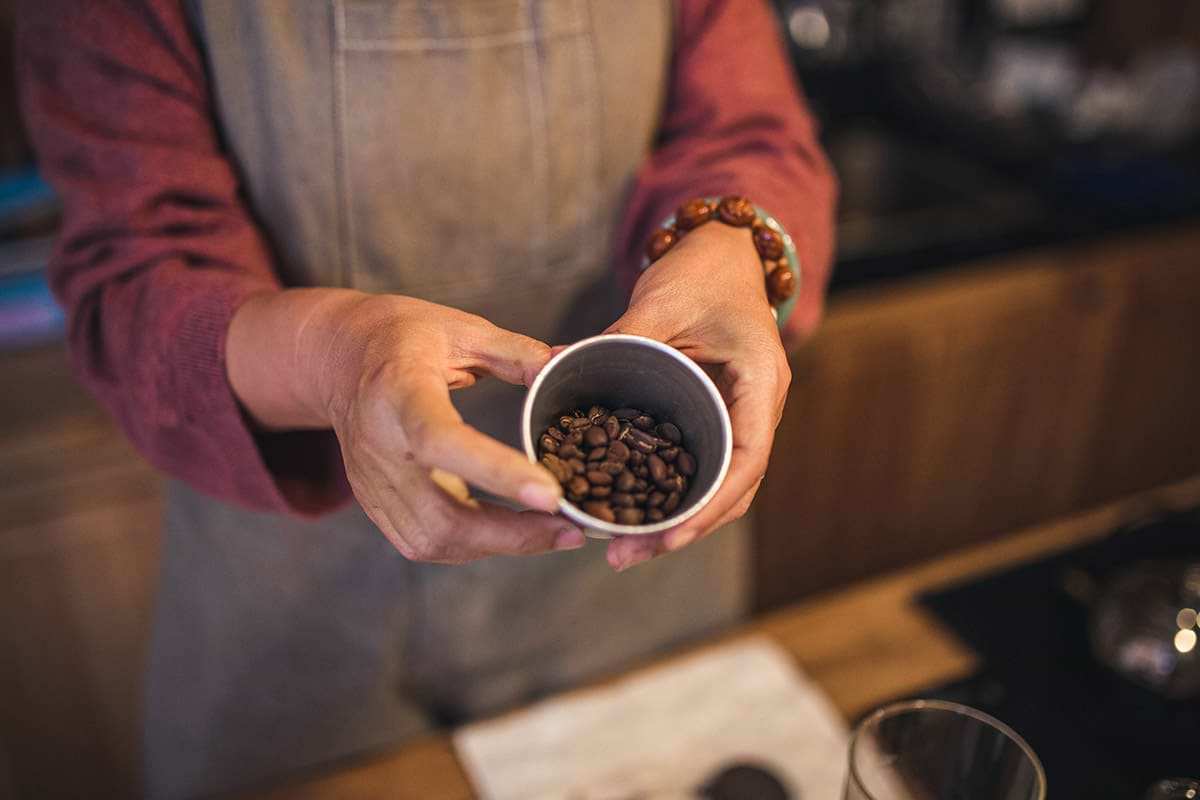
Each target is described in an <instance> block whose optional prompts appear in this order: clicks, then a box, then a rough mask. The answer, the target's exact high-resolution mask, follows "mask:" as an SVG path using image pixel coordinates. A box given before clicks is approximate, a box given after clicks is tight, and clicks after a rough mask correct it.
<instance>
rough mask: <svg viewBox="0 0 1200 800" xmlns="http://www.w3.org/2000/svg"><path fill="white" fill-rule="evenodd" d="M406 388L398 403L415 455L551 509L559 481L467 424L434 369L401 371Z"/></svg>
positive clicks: (542, 508)
mask: <svg viewBox="0 0 1200 800" xmlns="http://www.w3.org/2000/svg"><path fill="white" fill-rule="evenodd" d="M403 383H404V385H405V390H406V393H405V395H404V401H403V402H402V403H401V404H400V407H399V416H400V425H401V427H402V428H403V429H404V433H405V436H406V437H407V439H408V446H409V448H410V449H411V451H412V453H413V455H414V457H415V459H416V461H417V462H418V463H419V464H421V465H422V466H424V467H428V468H430V469H432V468H435V467H436V468H438V469H442V470H445V471H446V472H450V473H453V474H454V475H457V476H459V477H460V478H462V479H463V480H465V481H467V482H468V483H471V484H473V485H475V486H478V487H479V488H481V489H484V490H485V491H488V492H491V493H492V494H494V495H497V496H498V497H507V498H509V499H510V500H515V501H516V502H518V503H522V504H524V505H526V506H528V507H529V508H534V509H538V510H540V511H549V512H553V511H555V510H556V509H557V508H558V500H559V498H560V497H562V487H561V486H559V484H558V481H556V480H555V479H554V476H552V475H551V474H550V473H549V472H548V471H547V470H546V469H545V468H543V467H542V466H540V465H538V464H533V463H530V461H529V460H528V459H527V458H526V457H525V456H524V455H522V454H521V453H519V452H517V451H516V450H514V449H512V448H511V447H507V446H505V445H503V444H500V442H497V441H496V440H495V439H492V438H490V437H488V436H485V435H483V434H482V433H480V432H479V431H477V430H475V429H474V428H472V427H470V426H468V425H466V424H465V423H464V422H463V420H462V417H461V416H460V415H459V413H458V411H456V410H455V408H454V406H453V405H452V404H451V403H450V391H449V389H447V388H446V384H445V381H444V380H443V379H442V376H440V375H438V374H436V373H435V372H433V371H424V372H420V371H418V372H416V373H415V374H414V373H409V374H408V375H406V376H404V378H403Z"/></svg>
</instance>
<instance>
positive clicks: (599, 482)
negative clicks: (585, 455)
mask: <svg viewBox="0 0 1200 800" xmlns="http://www.w3.org/2000/svg"><path fill="white" fill-rule="evenodd" d="M587 479H588V483H590V484H591V485H592V486H611V485H612V482H613V476H612V475H609V474H608V473H607V472H601V471H600V470H598V469H594V470H592V471H591V472H589V473H588V474H587Z"/></svg>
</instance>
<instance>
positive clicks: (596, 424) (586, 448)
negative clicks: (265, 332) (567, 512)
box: [538, 406, 696, 525]
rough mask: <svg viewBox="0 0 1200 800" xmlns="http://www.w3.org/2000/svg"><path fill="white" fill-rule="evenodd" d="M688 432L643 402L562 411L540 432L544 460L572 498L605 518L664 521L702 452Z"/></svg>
mask: <svg viewBox="0 0 1200 800" xmlns="http://www.w3.org/2000/svg"><path fill="white" fill-rule="evenodd" d="M682 443H683V433H682V432H681V431H680V430H679V428H678V427H677V426H676V425H674V424H673V423H670V422H662V423H659V422H658V421H657V420H655V419H654V417H652V416H650V415H649V414H646V413H645V412H643V411H642V410H640V409H636V408H618V409H617V410H616V411H613V412H611V413H610V412H609V411H608V410H607V409H605V408H602V407H600V406H592V407H591V408H590V409H588V412H587V413H586V414H585V413H584V412H582V411H576V412H574V413H573V414H564V415H562V416H560V417H559V418H558V423H557V424H556V425H552V426H550V427H549V428H547V429H546V431H545V433H543V434H542V435H541V437H540V438H539V439H538V455H539V456H540V457H541V463H542V466H544V467H545V468H546V469H548V470H550V473H551V474H552V475H554V477H555V478H557V479H558V481H559V483H561V484H562V487H563V493H564V494H565V495H566V498H567V499H568V500H569V501H571V502H572V503H574V504H575V505H577V506H579V507H580V508H582V509H583V510H584V512H586V513H588V514H590V515H591V516H593V517H595V518H596V519H599V520H603V521H605V522H616V523H619V524H621V525H641V524H642V523H643V522H659V521H661V520H664V519H666V518H667V517H669V516H670V515H671V514H672V513H674V511H675V510H676V509H677V508H679V505H680V503H681V502H682V501H683V498H684V496H685V495H686V494H687V491H688V486H689V480H690V479H691V478H692V477H694V476H695V474H696V459H695V458H694V457H693V456H692V454H691V453H689V452H687V451H686V450H684V449H683V447H682Z"/></svg>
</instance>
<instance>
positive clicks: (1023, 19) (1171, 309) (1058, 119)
mask: <svg viewBox="0 0 1200 800" xmlns="http://www.w3.org/2000/svg"><path fill="white" fill-rule="evenodd" d="M12 5H13V0H0V378H2V379H3V386H4V390H3V391H0V431H2V433H0V651H3V652H4V656H3V657H2V658H0V709H3V713H0V797H3V796H6V791H7V792H9V793H11V794H13V795H15V794H16V787H18V786H29V785H33V784H31V783H30V781H34V780H35V779H37V778H38V776H41V778H43V779H46V776H52V775H53V773H54V769H55V768H54V766H53V765H54V764H57V763H61V760H60V759H61V758H62V757H63V755H64V754H66V755H69V756H70V758H71V763H72V764H73V769H74V770H75V771H76V772H77V773H78V775H79V776H82V778H81V779H86V780H87V781H91V783H90V784H89V785H92V786H107V787H129V786H132V785H135V784H134V783H133V781H134V778H135V763H136V761H135V754H136V720H137V712H136V696H137V680H138V673H139V669H140V667H139V665H140V659H141V654H142V650H143V646H144V640H145V632H146V626H147V621H148V619H149V608H150V604H151V601H152V593H153V586H154V581H155V575H156V564H157V557H158V547H159V543H158V528H159V514H160V511H161V508H160V496H161V483H160V480H159V479H158V478H157V476H156V475H155V474H154V473H153V472H152V471H151V470H150V469H149V468H148V467H147V466H146V465H144V464H143V463H142V462H141V461H140V460H139V459H138V458H137V457H136V456H135V455H134V454H133V453H132V452H131V450H130V449H129V448H128V446H127V445H125V443H124V442H123V440H122V439H121V437H120V435H119V434H118V433H117V432H116V431H115V430H114V428H113V427H112V425H111V423H110V422H109V421H108V419H107V418H106V417H105V415H104V414H103V413H102V412H101V411H100V410H99V409H98V408H97V407H96V406H95V405H94V404H93V403H92V402H91V401H90V400H89V399H88V398H87V397H86V396H85V395H83V393H82V392H81V391H80V390H79V389H78V388H77V387H76V386H75V384H74V382H73V380H72V379H71V377H70V374H69V369H68V366H67V359H66V356H65V353H64V351H63V348H62V344H61V328H62V317H61V315H60V314H59V312H58V310H57V308H56V307H55V306H54V304H53V301H52V299H51V298H50V296H49V293H48V291H47V289H46V286H45V281H44V278H43V275H42V268H43V265H44V263H45V258H46V254H47V252H48V249H49V246H50V242H51V237H52V235H53V231H54V228H55V225H56V219H57V214H58V210H57V206H56V203H55V201H54V198H53V195H52V193H51V192H50V191H49V190H48V189H47V187H46V186H45V185H44V184H43V183H42V182H41V181H40V179H39V178H38V175H37V171H36V168H35V167H34V165H33V163H32V159H31V154H30V149H29V147H28V144H27V142H26V141H25V139H24V138H23V135H22V132H21V128H20V122H19V116H18V113H17V108H16V101H15V97H14V90H13V80H12V74H11V63H12V43H11V31H12V15H13V9H12ZM775 5H776V8H777V10H778V12H779V17H780V28H781V32H782V34H783V35H784V36H785V38H787V40H788V42H789V45H790V48H791V52H792V55H793V58H794V61H795V64H796V68H797V70H798V74H799V75H800V77H801V80H802V82H803V84H804V86H805V88H806V91H807V92H808V95H809V98H810V101H811V103H812V105H813V107H814V108H815V110H816V111H817V113H818V115H819V116H820V118H821V120H822V123H823V131H824V134H823V135H824V140H825V143H826V146H827V148H828V151H829V153H830V155H831V157H832V158H833V161H834V162H835V165H836V167H837V171H838V174H839V176H840V178H841V183H842V198H841V204H840V209H839V233H838V246H839V255H838V268H837V272H836V275H835V278H834V284H833V289H832V294H831V300H830V306H829V313H828V318H827V321H826V324H825V325H824V327H823V328H822V330H821V332H820V333H819V334H818V336H817V337H816V338H815V339H814V340H813V341H812V342H811V343H810V344H808V345H806V346H805V347H804V348H803V349H802V350H800V351H799V352H797V353H795V354H794V356H793V358H792V367H793V371H794V374H795V379H794V384H793V389H792V395H791V399H790V402H789V405H788V410H787V413H786V415H785V418H784V421H783V424H782V426H781V428H780V431H779V438H778V440H777V446H776V453H775V457H774V459H773V463H772V466H771V470H770V472H769V474H768V478H767V480H766V482H765V484H764V488H763V491H762V494H761V495H760V501H759V503H758V504H757V506H756V511H755V521H756V529H757V550H758V566H757V589H756V605H757V608H758V609H759V610H760V611H766V610H770V609H775V608H779V607H782V606H784V605H786V604H789V603H792V602H794V601H796V600H799V599H801V598H804V597H808V596H810V595H812V594H814V593H816V592H819V591H824V590H828V589H832V588H835V587H838V586H841V585H844V584H846V583H848V582H850V581H853V580H858V579H862V578H865V577H868V576H872V575H876V574H879V573H882V572H886V571H889V570H894V569H897V568H899V567H901V566H905V565H908V564H912V563H915V562H918V561H921V560H924V559H928V558H930V557H932V556H934V555H937V554H940V553H944V552H947V551H949V550H952V549H955V548H959V547H963V546H966V545H969V544H973V543H977V542H980V541H984V540H988V539H992V538H995V537H999V536H1003V535H1006V534H1008V533H1010V532H1013V531H1015V530H1018V529H1021V528H1023V527H1027V526H1030V525H1035V524H1038V523H1042V522H1045V521H1047V520H1051V519H1055V518H1058V517H1061V516H1063V515H1066V514H1070V513H1072V512H1075V511H1078V510H1081V509H1086V508H1090V507H1093V506H1095V505H1097V504H1099V503H1103V502H1106V501H1109V500H1112V499H1115V498H1119V497H1122V496H1126V495H1129V494H1131V493H1134V492H1137V491H1140V490H1143V489H1146V488H1150V487H1156V486H1161V485H1165V484H1168V483H1171V482H1174V481H1178V480H1181V479H1184V478H1187V477H1190V476H1194V475H1196V474H1198V473H1200V413H1197V410H1198V409H1200V369H1198V365H1200V225H1197V224H1196V221H1197V219H1200V174H1198V173H1200V135H1198V131H1200V3H1197V2H1196V0H1153V1H1152V2H1144V1H1143V2H1133V1H1132V0H877V1H875V2H872V1H871V0H800V1H797V0H777V2H776V3H775ZM65 720H69V722H64V721H65ZM50 748H52V749H53V753H52V754H51V752H50ZM98 794H104V792H99V793H98Z"/></svg>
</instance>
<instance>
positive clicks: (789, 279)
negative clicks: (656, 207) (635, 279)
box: [642, 195, 800, 327]
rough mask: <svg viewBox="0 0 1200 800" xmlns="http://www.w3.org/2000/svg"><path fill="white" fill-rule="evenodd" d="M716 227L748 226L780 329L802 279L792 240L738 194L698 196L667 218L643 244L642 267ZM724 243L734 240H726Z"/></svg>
mask: <svg viewBox="0 0 1200 800" xmlns="http://www.w3.org/2000/svg"><path fill="white" fill-rule="evenodd" d="M714 225H716V226H718V227H730V228H734V229H746V230H747V232H748V233H749V236H750V242H751V245H752V249H753V251H754V253H755V255H756V256H757V259H758V261H759V263H760V264H761V270H760V272H761V280H762V281H763V282H764V285H765V290H766V295H767V301H768V304H769V306H770V309H771V314H772V316H773V317H774V318H775V321H776V323H777V325H779V326H780V327H783V325H784V324H785V323H786V322H787V318H788V315H789V314H790V313H791V311H792V309H793V308H794V307H795V304H796V296H797V291H796V289H797V288H798V286H799V283H800V270H799V262H798V259H797V256H796V247H795V243H794V242H793V241H792V238H791V236H789V235H788V233H787V231H785V230H784V229H783V227H782V226H781V225H780V224H779V222H778V221H777V220H776V219H775V218H774V217H772V216H771V215H770V214H767V213H766V212H765V211H763V210H762V209H761V208H759V207H758V206H756V205H754V204H753V203H751V202H750V201H749V200H747V199H746V198H745V197H742V196H740V195H726V196H724V197H697V198H694V199H692V200H689V201H687V202H686V203H684V204H683V205H681V206H679V208H678V209H676V211H675V213H674V214H672V215H671V216H669V217H667V219H666V220H664V221H663V223H662V225H661V226H660V227H659V228H658V229H656V230H655V231H654V233H652V234H651V235H650V238H649V241H647V243H646V251H645V256H644V258H643V260H642V271H643V272H644V271H646V270H647V269H648V268H649V267H650V266H651V265H652V264H654V263H655V262H656V261H658V260H659V259H661V258H662V257H663V256H665V255H666V254H667V253H668V252H671V251H672V250H674V249H679V248H681V247H683V246H684V245H683V243H684V242H686V241H687V240H688V239H689V238H694V237H697V236H699V235H700V233H701V232H703V231H707V230H708V229H709V228H712V227H713V226H714ZM726 239H727V240H728V241H736V239H729V238H728V237H726Z"/></svg>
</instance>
